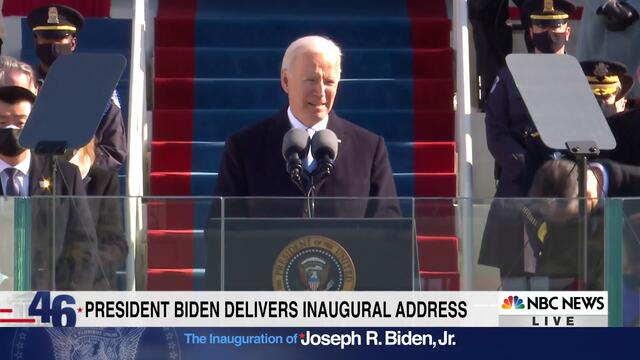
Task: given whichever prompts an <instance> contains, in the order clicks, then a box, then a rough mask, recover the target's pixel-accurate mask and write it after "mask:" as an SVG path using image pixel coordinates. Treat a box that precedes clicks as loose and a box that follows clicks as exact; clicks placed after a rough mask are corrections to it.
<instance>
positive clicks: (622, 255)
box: [607, 199, 640, 327]
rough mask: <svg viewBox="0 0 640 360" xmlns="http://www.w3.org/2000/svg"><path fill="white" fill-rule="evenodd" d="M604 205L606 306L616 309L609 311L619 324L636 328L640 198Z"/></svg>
mask: <svg viewBox="0 0 640 360" xmlns="http://www.w3.org/2000/svg"><path fill="white" fill-rule="evenodd" d="M607 207H608V209H607V210H608V211H609V212H610V217H608V219H610V222H609V224H608V229H607V230H608V234H607V235H608V237H607V243H608V249H607V250H608V254H607V261H608V263H607V271H608V273H609V274H610V276H609V277H608V280H609V284H608V285H609V286H608V287H609V288H610V289H611V290H609V293H610V295H609V296H610V300H609V303H610V304H611V303H612V302H613V304H612V305H614V306H610V309H612V310H617V309H620V311H619V312H614V313H613V314H612V315H613V316H615V317H616V319H617V320H618V322H619V324H622V325H623V326H633V327H640V199H609V201H608V205H607ZM612 291H614V292H615V296H613V298H611V297H612V295H611V292H612ZM610 311H611V310H610ZM612 315H610V316H612Z"/></svg>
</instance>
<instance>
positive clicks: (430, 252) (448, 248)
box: [417, 236, 458, 272]
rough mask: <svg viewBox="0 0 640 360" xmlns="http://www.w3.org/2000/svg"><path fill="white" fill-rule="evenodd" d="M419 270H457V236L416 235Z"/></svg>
mask: <svg viewBox="0 0 640 360" xmlns="http://www.w3.org/2000/svg"><path fill="white" fill-rule="evenodd" d="M417 242H418V259H419V261H420V270H422V271H435V272H457V271H458V238H457V237H455V236H418V238H417Z"/></svg>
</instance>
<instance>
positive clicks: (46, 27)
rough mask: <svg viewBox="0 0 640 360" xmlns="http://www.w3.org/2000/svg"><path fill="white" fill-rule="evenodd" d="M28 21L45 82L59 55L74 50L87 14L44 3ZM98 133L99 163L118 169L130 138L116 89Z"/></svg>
mask: <svg viewBox="0 0 640 360" xmlns="http://www.w3.org/2000/svg"><path fill="white" fill-rule="evenodd" d="M27 22H28V23H29V26H30V27H31V30H32V31H33V33H34V36H35V46H36V55H37V56H38V59H40V64H39V65H38V66H37V67H36V69H37V75H38V78H39V82H40V83H42V82H43V80H44V79H45V77H46V76H47V72H48V71H49V68H50V67H51V65H52V64H53V62H54V61H55V60H56V59H57V58H58V57H59V56H62V55H68V54H70V53H72V52H73V51H75V49H76V47H77V42H78V37H77V32H78V31H79V30H81V29H82V27H83V26H84V17H83V16H82V14H80V13H79V12H78V11H77V10H75V9H73V8H71V7H68V6H64V5H45V6H41V7H39V8H36V9H34V10H33V11H31V13H30V14H29V16H28V17H27ZM95 136H96V140H97V142H96V145H97V146H96V150H97V151H96V162H95V163H96V165H97V166H100V167H102V168H105V169H110V170H113V171H118V169H119V168H120V166H122V164H123V163H124V161H125V160H126V158H127V139H126V132H125V128H124V119H123V118H122V112H121V110H120V102H119V99H118V94H117V92H114V94H113V97H112V98H111V101H109V103H108V104H107V106H106V108H105V110H104V114H103V116H102V121H100V125H98V129H97V130H96V134H95Z"/></svg>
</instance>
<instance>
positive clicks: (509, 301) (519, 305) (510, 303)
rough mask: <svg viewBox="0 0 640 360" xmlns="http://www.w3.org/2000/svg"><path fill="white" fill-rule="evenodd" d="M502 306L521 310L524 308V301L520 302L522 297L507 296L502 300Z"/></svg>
mask: <svg viewBox="0 0 640 360" xmlns="http://www.w3.org/2000/svg"><path fill="white" fill-rule="evenodd" d="M502 308H503V309H505V310H509V309H517V310H521V309H524V302H522V299H520V298H519V297H518V296H509V297H507V298H505V299H504V301H503V302H502Z"/></svg>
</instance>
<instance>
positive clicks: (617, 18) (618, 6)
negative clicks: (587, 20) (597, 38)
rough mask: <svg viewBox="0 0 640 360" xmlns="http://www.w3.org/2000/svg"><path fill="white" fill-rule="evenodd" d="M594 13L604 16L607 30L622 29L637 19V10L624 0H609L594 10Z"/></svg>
mask: <svg viewBox="0 0 640 360" xmlns="http://www.w3.org/2000/svg"><path fill="white" fill-rule="evenodd" d="M596 14H598V15H601V16H603V17H604V19H605V20H604V21H605V26H606V27H607V30H609V31H624V30H625V29H626V28H628V27H629V26H630V25H631V24H633V23H634V22H635V21H636V20H638V11H636V9H634V8H633V6H631V5H629V4H627V2H626V1H618V0H609V1H607V2H606V3H604V4H603V5H602V6H600V7H599V8H598V9H597V10H596Z"/></svg>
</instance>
